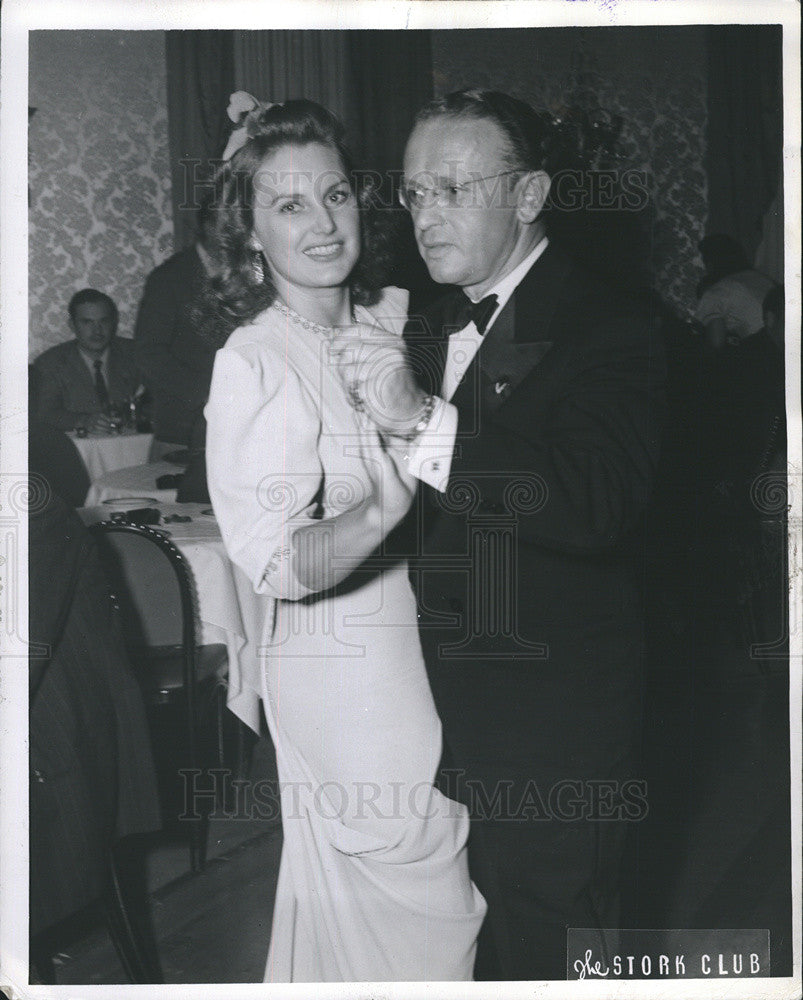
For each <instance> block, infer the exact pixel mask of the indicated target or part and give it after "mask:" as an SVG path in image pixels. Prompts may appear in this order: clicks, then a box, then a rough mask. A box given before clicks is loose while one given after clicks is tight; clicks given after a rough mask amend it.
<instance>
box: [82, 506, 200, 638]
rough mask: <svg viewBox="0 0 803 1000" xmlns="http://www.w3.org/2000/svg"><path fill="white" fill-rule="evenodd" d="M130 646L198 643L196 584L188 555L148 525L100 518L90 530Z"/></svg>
mask: <svg viewBox="0 0 803 1000" xmlns="http://www.w3.org/2000/svg"><path fill="white" fill-rule="evenodd" d="M90 530H91V531H92V533H93V534H94V536H95V538H96V540H97V542H98V546H99V548H100V552H101V557H102V558H103V561H104V565H105V569H106V572H107V575H108V577H109V584H110V586H111V590H112V595H113V597H114V599H115V605H116V607H117V608H118V610H119V612H120V624H121V627H122V630H123V636H124V638H125V640H126V644H127V645H128V646H129V647H130V648H132V649H146V648H150V649H153V648H169V647H173V648H176V647H182V646H183V647H185V648H186V647H189V648H190V649H193V648H194V646H195V620H194V618H195V616H194V611H193V598H192V583H191V577H190V573H189V569H188V567H187V563H186V561H185V559H184V556H183V555H182V554H181V552H180V551H179V550H178V548H176V546H175V545H174V544H173V542H171V541H170V539H169V538H166V537H165V536H164V535H162V534H161V533H160V532H158V531H154V530H153V529H152V528H149V527H147V526H146V525H139V524H123V523H118V522H114V521H102V522H101V523H100V524H95V525H92V527H91V529H90Z"/></svg>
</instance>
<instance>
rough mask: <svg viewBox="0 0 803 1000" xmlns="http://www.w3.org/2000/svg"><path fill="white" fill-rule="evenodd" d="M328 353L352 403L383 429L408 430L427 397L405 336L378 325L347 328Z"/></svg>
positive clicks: (404, 432) (386, 431)
mask: <svg viewBox="0 0 803 1000" xmlns="http://www.w3.org/2000/svg"><path fill="white" fill-rule="evenodd" d="M330 352H331V355H332V358H333V360H334V362H335V366H336V369H337V373H338V376H339V378H340V380H341V382H342V383H343V387H344V388H345V390H346V393H347V395H348V396H349V399H350V400H351V401H352V404H353V405H354V406H355V407H356V408H358V409H360V408H362V409H364V410H365V412H366V413H367V414H368V416H369V417H370V418H371V420H372V421H373V422H374V423H375V424H376V426H377V427H378V428H379V429H380V431H382V432H383V433H384V434H387V435H391V436H399V437H404V436H406V435H409V434H410V432H411V431H412V430H413V429H414V428H415V425H416V423H417V422H418V421H419V420H420V419H421V414H422V412H423V411H424V409H425V405H426V399H427V396H426V393H425V392H424V390H423V389H421V388H420V387H419V386H418V384H417V383H416V381H415V377H414V376H413V373H412V371H411V370H410V366H409V364H408V362H407V353H406V350H405V346H404V341H403V340H402V339H401V337H399V336H397V335H396V334H393V333H389V332H388V331H387V330H383V329H382V328H381V327H378V326H366V325H362V324H360V325H355V326H350V327H345V328H344V329H343V332H342V333H340V334H338V336H337V337H335V339H334V340H333V341H332V342H331V344H330Z"/></svg>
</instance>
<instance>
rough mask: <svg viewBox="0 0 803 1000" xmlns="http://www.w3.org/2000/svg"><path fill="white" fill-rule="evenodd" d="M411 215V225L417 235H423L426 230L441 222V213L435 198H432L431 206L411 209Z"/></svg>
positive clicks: (438, 202)
mask: <svg viewBox="0 0 803 1000" xmlns="http://www.w3.org/2000/svg"><path fill="white" fill-rule="evenodd" d="M412 215H413V225H414V226H415V231H416V232H417V233H425V232H426V231H427V230H428V229H431V228H432V227H433V226H437V225H440V224H441V223H442V222H443V211H442V210H441V206H440V201H439V199H437V198H433V199H432V202H431V204H429V205H425V206H424V207H423V208H415V209H413V212H412Z"/></svg>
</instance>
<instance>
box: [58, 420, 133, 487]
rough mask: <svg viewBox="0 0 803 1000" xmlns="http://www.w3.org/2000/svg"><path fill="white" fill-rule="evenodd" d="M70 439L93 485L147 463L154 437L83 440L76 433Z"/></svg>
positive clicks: (114, 436)
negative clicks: (116, 472) (117, 472)
mask: <svg viewBox="0 0 803 1000" xmlns="http://www.w3.org/2000/svg"><path fill="white" fill-rule="evenodd" d="M69 437H71V438H72V440H73V442H74V443H75V447H76V448H77V449H78V454H79V455H80V456H81V458H82V459H83V461H84V465H85V466H86V471H87V472H88V473H89V480H90V482H95V480H96V479H100V478H101V476H103V475H105V474H106V473H107V472H112V471H113V470H114V469H123V468H125V467H126V466H131V465H141V464H142V463H143V462H147V460H148V455H149V453H150V450H151V443H152V441H153V434H127V433H123V434H88V435H87V436H86V437H83V438H80V437H78V436H77V435H76V434H75V432H72V433H71V434H70V435H69Z"/></svg>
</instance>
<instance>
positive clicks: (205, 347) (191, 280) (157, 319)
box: [134, 245, 215, 457]
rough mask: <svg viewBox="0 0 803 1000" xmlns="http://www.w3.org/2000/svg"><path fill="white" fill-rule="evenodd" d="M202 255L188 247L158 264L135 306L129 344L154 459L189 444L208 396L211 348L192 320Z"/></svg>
mask: <svg viewBox="0 0 803 1000" xmlns="http://www.w3.org/2000/svg"><path fill="white" fill-rule="evenodd" d="M202 252H203V251H202V250H201V249H200V248H199V247H198V246H197V245H195V246H191V247H188V248H187V249H185V250H181V251H180V252H179V253H176V254H174V255H173V256H172V257H170V258H168V260H166V261H165V262H164V263H163V264H160V265H159V267H157V268H156V269H155V270H154V271H152V272H151V273H150V274H149V275H148V278H147V280H146V282H145V289H144V291H143V294H142V301H141V302H140V306H139V313H138V315H137V323H136V328H135V332H134V343H135V347H136V359H137V363H138V365H139V367H140V369H141V370H142V373H143V375H144V378H145V384H146V385H147V387H148V390H149V392H150V395H151V397H152V399H153V425H154V426H153V430H154V435H155V441H154V450H153V452H152V454H153V456H154V457H158V455H159V453H160V452H161V453H162V454H164V453H165V452H167V451H170V450H171V448H175V447H177V446H178V447H183V448H186V447H188V446H190V435H191V431H192V428H193V425H194V424H195V423H196V421H197V420H198V419H199V418H202V411H203V408H204V405H205V403H206V397H207V395H208V394H209V383H210V381H211V378H212V363H213V361H214V359H215V348H214V347H213V346H212V345H211V344H208V343H207V342H206V341H205V340H203V339H201V337H199V336H198V334H197V332H196V330H195V323H194V321H193V307H194V306H195V304H196V302H197V300H198V297H199V296H200V295H201V292H202V289H203V283H204V274H205V271H204V266H203V260H202V258H201V256H200V255H201V253H202Z"/></svg>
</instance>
